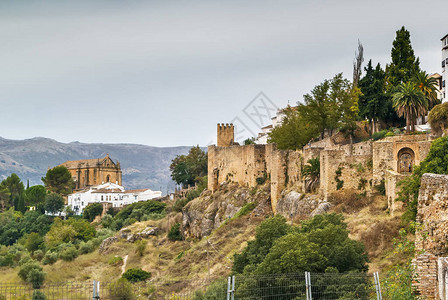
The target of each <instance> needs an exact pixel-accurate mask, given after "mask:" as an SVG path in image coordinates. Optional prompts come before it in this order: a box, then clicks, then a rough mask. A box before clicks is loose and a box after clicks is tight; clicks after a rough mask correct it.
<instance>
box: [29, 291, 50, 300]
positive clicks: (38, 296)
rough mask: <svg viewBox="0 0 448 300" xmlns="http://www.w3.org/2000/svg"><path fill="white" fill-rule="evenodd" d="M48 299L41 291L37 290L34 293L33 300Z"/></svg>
mask: <svg viewBox="0 0 448 300" xmlns="http://www.w3.org/2000/svg"><path fill="white" fill-rule="evenodd" d="M46 299H47V297H46V296H45V294H44V293H42V292H41V291H39V290H35V291H34V292H33V296H32V297H31V300H46Z"/></svg>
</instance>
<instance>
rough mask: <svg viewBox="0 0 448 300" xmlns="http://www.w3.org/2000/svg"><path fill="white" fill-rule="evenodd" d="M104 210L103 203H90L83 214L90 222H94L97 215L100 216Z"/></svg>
mask: <svg viewBox="0 0 448 300" xmlns="http://www.w3.org/2000/svg"><path fill="white" fill-rule="evenodd" d="M102 212H103V205H102V204H101V203H90V204H89V205H87V206H86V208H84V210H83V211H82V216H83V218H84V219H87V220H88V221H89V222H92V221H93V220H94V219H95V217H96V216H100V215H101V213H102Z"/></svg>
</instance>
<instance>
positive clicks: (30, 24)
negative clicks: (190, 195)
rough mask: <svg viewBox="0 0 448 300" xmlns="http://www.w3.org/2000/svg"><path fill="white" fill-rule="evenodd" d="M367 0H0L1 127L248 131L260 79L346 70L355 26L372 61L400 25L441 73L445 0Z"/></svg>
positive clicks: (295, 79)
mask: <svg viewBox="0 0 448 300" xmlns="http://www.w3.org/2000/svg"><path fill="white" fill-rule="evenodd" d="M366 2H367V1H341V0H338V1H316V0H313V1H305V0H297V1H278V0H277V1H259V0H258V1H219V2H218V1H118V0H117V1H113V0H105V1H80V0H76V1H61V0H57V1H56V0H55V1H1V2H0V40H1V43H0V105H1V106H0V109H1V115H0V136H2V137H5V138H11V139H24V138H31V137H36V136H43V137H49V138H53V139H56V140H58V141H62V142H71V141H80V142H103V143H138V144H146V145H152V146H175V145H196V144H200V145H207V144H208V143H210V142H213V141H215V140H216V137H215V136H216V123H220V122H230V121H232V120H235V118H237V119H238V120H239V121H241V122H242V123H244V124H245V125H246V126H247V127H250V130H252V131H254V132H255V131H257V130H258V128H257V122H251V121H253V120H249V119H250V117H248V115H247V114H244V111H246V112H247V107H246V106H247V105H249V104H250V103H251V101H252V100H253V99H254V97H256V96H257V95H258V94H259V92H264V94H265V95H266V96H267V97H268V98H269V99H270V100H272V102H273V103H274V104H275V106H277V107H284V106H286V105H287V104H288V101H289V103H290V104H295V103H296V102H297V101H300V100H301V99H302V96H303V94H305V93H308V92H309V91H310V90H311V89H312V88H313V87H314V86H315V85H317V84H319V83H320V82H322V81H323V80H324V79H327V78H331V77H333V76H334V75H335V74H336V73H339V72H343V73H344V76H345V77H347V78H349V79H351V77H352V62H353V58H354V54H355V50H356V48H357V40H358V39H360V40H361V43H362V44H363V45H364V53H365V54H364V56H365V63H367V61H368V60H369V59H372V60H373V62H374V63H377V62H380V63H381V65H382V66H383V67H384V65H385V64H387V63H389V61H390V50H391V47H392V41H393V40H394V37H395V32H396V30H398V29H399V28H400V27H401V26H403V25H404V26H405V27H406V28H407V29H408V30H409V31H410V32H411V40H412V45H413V48H414V51H415V53H416V55H417V56H419V57H420V61H421V67H422V68H423V69H424V70H426V71H427V72H428V73H434V72H438V73H441V65H440V61H441V42H440V38H441V37H442V36H444V35H445V34H447V33H448V18H447V14H446V1H431V2H424V1H410V0H405V1H391V0H389V1H378V0H377V1H369V3H366ZM429 3H430V6H429V5H428V4H429ZM265 102H266V101H265ZM250 105H252V106H253V105H255V106H256V102H252V104H250ZM245 108H246V110H245ZM263 125H266V124H263Z"/></svg>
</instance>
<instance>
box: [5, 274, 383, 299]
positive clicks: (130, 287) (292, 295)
mask: <svg viewBox="0 0 448 300" xmlns="http://www.w3.org/2000/svg"><path fill="white" fill-rule="evenodd" d="M6 299H8V300H9V299H21V300H22V299H34V300H41V299H46V300H53V299H67V300H69V299H111V300H118V299H120V300H128V299H129V300H130V299H169V300H183V299H185V300H187V299H192V300H206V299H210V300H215V299H216V300H218V299H226V300H235V299H245V300H252V299H263V300H264V299H272V300H301V299H303V300H318V299H319V300H320V299H321V300H333V299H335V300H348V299H350V300H353V299H362V300H364V299H366V300H370V299H376V300H382V296H381V287H380V284H379V275H378V273H375V274H374V276H372V275H368V274H365V273H341V274H339V273H331V274H327V273H325V274H315V273H314V274H311V273H309V272H305V273H303V274H280V275H249V276H247V275H235V276H231V277H228V278H222V279H217V280H214V281H209V280H181V279H180V280H163V281H162V280H152V281H146V282H140V283H134V284H131V283H129V282H127V281H121V280H120V281H116V282H99V281H95V280H94V281H93V282H91V281H90V282H66V283H46V284H44V285H43V286H42V287H41V288H40V289H33V288H32V286H31V285H26V284H5V283H4V284H2V283H0V300H6Z"/></svg>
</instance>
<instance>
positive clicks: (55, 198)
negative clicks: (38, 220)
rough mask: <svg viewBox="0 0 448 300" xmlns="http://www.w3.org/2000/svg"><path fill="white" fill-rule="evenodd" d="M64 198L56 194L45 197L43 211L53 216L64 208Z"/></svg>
mask: <svg viewBox="0 0 448 300" xmlns="http://www.w3.org/2000/svg"><path fill="white" fill-rule="evenodd" d="M64 204H65V201H64V198H62V196H61V195H59V194H56V193H51V194H47V195H46V196H45V205H44V207H45V210H46V211H47V212H49V213H52V214H55V213H57V212H60V211H61V210H62V209H63V208H64Z"/></svg>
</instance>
